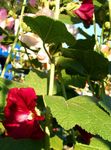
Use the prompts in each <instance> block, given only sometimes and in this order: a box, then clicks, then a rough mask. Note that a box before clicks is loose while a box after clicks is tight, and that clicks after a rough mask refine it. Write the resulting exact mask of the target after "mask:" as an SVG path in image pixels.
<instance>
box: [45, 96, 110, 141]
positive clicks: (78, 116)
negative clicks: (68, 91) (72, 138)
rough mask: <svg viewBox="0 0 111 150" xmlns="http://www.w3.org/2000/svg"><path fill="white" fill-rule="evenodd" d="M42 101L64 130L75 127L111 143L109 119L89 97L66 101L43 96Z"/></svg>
mask: <svg viewBox="0 0 111 150" xmlns="http://www.w3.org/2000/svg"><path fill="white" fill-rule="evenodd" d="M44 100H45V102H46V104H47V106H48V107H49V108H50V110H51V113H52V115H53V117H54V118H56V119H57V121H58V123H59V124H60V125H61V126H62V127H63V128H64V129H66V130H69V129H71V128H73V127H74V126H75V125H79V126H81V127H82V128H83V129H85V130H86V131H87V132H90V133H92V134H94V135H96V134H97V135H99V136H101V137H102V138H103V139H105V140H109V141H111V134H110V132H111V128H110V126H111V117H110V116H109V115H108V114H107V113H105V112H104V111H103V110H102V109H101V108H99V107H98V106H97V104H96V103H95V102H94V101H95V100H96V99H95V98H94V97H90V96H77V97H74V98H71V99H69V100H68V101H66V100H65V99H64V98H63V97H60V96H45V97H44Z"/></svg>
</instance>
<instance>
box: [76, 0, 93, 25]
mask: <svg viewBox="0 0 111 150" xmlns="http://www.w3.org/2000/svg"><path fill="white" fill-rule="evenodd" d="M74 13H75V14H76V15H77V16H79V17H80V19H82V20H83V21H84V23H85V24H86V26H89V25H90V24H91V21H92V18H93V13H94V5H93V2H92V0H83V2H82V4H81V6H80V7H79V8H78V9H76V10H74Z"/></svg>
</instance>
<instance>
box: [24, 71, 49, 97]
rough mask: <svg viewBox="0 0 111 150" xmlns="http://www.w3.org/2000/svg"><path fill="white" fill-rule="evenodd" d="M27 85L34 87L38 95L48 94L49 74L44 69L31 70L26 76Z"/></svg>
mask: <svg viewBox="0 0 111 150" xmlns="http://www.w3.org/2000/svg"><path fill="white" fill-rule="evenodd" d="M24 83H25V84H26V85H27V86H29V87H33V88H34V89H35V91H36V94H37V95H44V94H47V74H46V73H45V72H42V71H37V70H36V71H30V72H29V74H28V75H27V76H26V77H25V82H24Z"/></svg>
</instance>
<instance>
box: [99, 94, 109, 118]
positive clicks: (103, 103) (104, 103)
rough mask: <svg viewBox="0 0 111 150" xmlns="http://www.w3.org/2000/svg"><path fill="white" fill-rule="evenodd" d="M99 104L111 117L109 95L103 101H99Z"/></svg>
mask: <svg viewBox="0 0 111 150" xmlns="http://www.w3.org/2000/svg"><path fill="white" fill-rule="evenodd" d="M98 103H99V105H100V106H101V107H102V108H103V109H104V110H105V111H107V112H108V113H109V114H110V116H111V97H110V96H108V95H103V96H102V100H101V101H99V102H98Z"/></svg>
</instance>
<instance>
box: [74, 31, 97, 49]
mask: <svg viewBox="0 0 111 150" xmlns="http://www.w3.org/2000/svg"><path fill="white" fill-rule="evenodd" d="M79 31H80V32H83V31H82V29H81V28H79ZM81 34H82V33H81ZM84 34H85V33H84ZM94 45H95V38H94V36H89V37H88V38H87V39H79V40H76V43H75V45H74V46H73V49H78V50H81V51H89V50H91V51H92V50H93V49H94Z"/></svg>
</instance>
